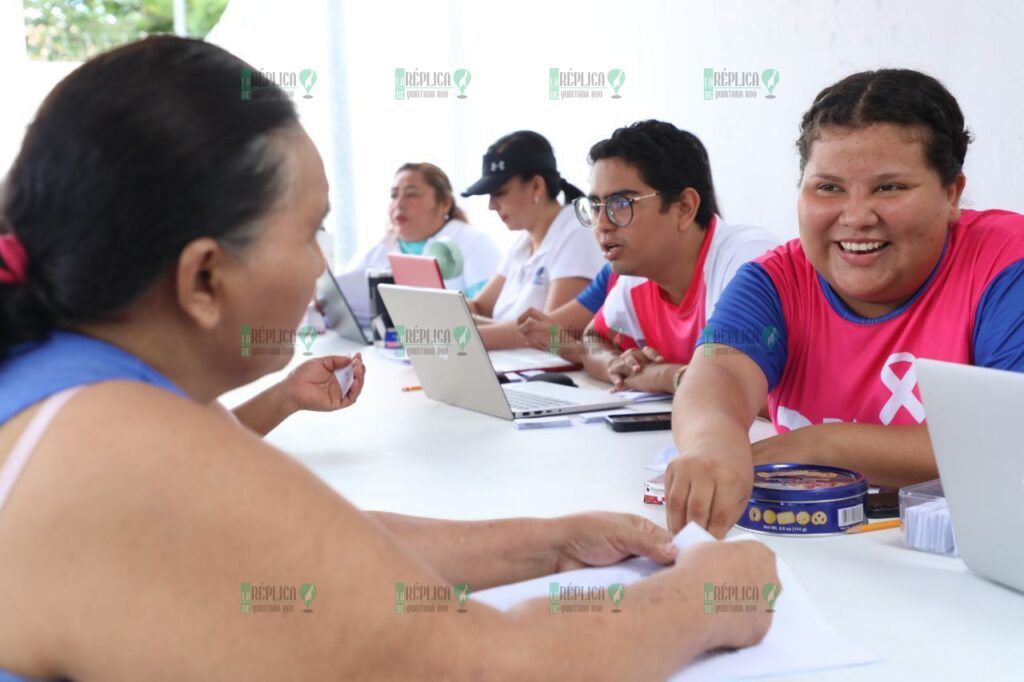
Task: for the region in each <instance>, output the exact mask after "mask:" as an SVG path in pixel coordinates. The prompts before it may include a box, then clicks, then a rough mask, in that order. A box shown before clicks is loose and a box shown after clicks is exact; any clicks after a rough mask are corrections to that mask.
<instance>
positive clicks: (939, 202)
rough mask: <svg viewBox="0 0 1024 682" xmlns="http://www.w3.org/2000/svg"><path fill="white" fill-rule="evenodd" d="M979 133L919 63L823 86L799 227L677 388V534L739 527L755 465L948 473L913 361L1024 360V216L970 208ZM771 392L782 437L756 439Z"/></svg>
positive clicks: (737, 282)
mask: <svg viewBox="0 0 1024 682" xmlns="http://www.w3.org/2000/svg"><path fill="white" fill-rule="evenodd" d="M970 140H971V136H970V133H969V132H968V130H967V129H966V127H965V124H964V116H963V114H962V112H961V110H960V106H959V104H958V103H957V101H956V99H955V98H954V97H953V95H952V94H950V92H949V91H948V90H947V89H946V88H945V87H944V86H943V85H942V84H941V83H940V82H939V81H937V80H936V79H934V78H932V77H931V76H928V75H926V74H923V73H919V72H917V71H911V70H905V69H885V70H879V71H868V72H863V73H857V74H854V75H851V76H848V77H847V78H844V79H842V80H841V81H839V82H837V83H835V84H834V85H831V86H829V87H827V88H825V89H824V90H822V91H821V92H820V93H819V94H818V96H817V97H816V98H815V100H814V103H813V105H812V106H811V108H810V110H808V111H807V113H806V114H804V117H803V121H802V124H801V133H800V138H799V141H798V143H797V147H798V149H799V152H800V170H801V179H800V185H799V195H798V197H799V198H798V202H797V207H798V217H799V224H800V238H799V239H797V240H793V241H791V242H789V243H788V244H785V245H783V246H781V247H779V248H777V249H775V250H774V251H771V252H769V253H768V254H765V255H764V256H762V257H761V258H758V259H756V260H755V262H752V263H749V264H747V265H745V266H744V267H743V268H742V269H741V270H740V271H739V273H738V274H737V275H736V277H735V279H734V280H733V281H732V282H731V283H730V284H729V286H728V287H727V289H726V290H725V292H724V294H723V295H722V298H721V300H720V301H719V303H718V305H717V307H716V308H715V311H714V314H713V315H712V316H711V318H710V320H709V321H708V325H707V328H706V329H705V330H704V332H703V334H702V337H701V342H702V346H701V347H702V348H703V352H701V353H698V354H697V355H696V360H695V361H694V362H693V363H692V364H691V366H690V368H689V370H688V371H687V373H686V376H685V377H684V380H683V382H682V383H681V385H680V388H679V390H678V392H677V393H676V396H675V404H674V407H673V410H674V418H673V431H674V437H675V441H676V445H677V447H678V450H679V456H678V457H677V458H676V459H675V460H673V461H672V462H671V463H670V465H669V468H668V471H667V473H666V493H667V496H666V497H667V500H666V502H667V504H666V512H667V515H668V522H669V523H668V525H669V529H670V530H678V529H679V528H681V527H682V525H683V524H685V523H686V522H687V521H696V522H698V523H700V524H702V525H704V526H706V527H707V528H708V529H709V530H710V531H711V532H712V533H714V534H716V535H719V536H721V535H724V534H725V532H726V531H727V530H728V529H729V528H730V527H731V526H732V524H733V523H734V522H735V521H736V520H737V519H738V518H739V517H740V515H741V514H742V513H743V511H744V509H745V506H746V504H747V501H748V499H749V496H750V492H751V489H752V478H753V474H752V472H753V466H752V465H755V464H763V463H771V462H802V463H816V464H825V465H835V466H841V467H846V468H850V469H855V470H858V471H861V472H863V473H864V474H865V475H866V476H867V477H868V479H869V480H870V481H871V482H873V483H875V484H878V485H891V486H902V485H907V484H910V483H914V482H918V481H923V480H928V479H931V478H935V477H936V476H937V475H938V471H937V468H936V465H935V458H934V454H933V452H932V448H931V444H930V441H929V438H928V431H927V427H926V410H925V405H924V404H923V402H922V399H921V393H920V390H919V389H918V386H917V375H916V371H915V362H916V360H917V359H918V358H930V359H937V360H945V361H948V362H958V363H963V364H971V365H978V366H984V367H991V368H999V369H1006V370H1012V371H1024V216H1022V215H1019V214H1017V213H1012V212H1009V211H1001V210H980V211H979V210H968V209H964V208H961V206H960V200H961V196H962V194H963V191H964V186H965V184H966V182H967V180H966V177H965V175H964V172H963V163H964V158H965V156H966V153H967V146H968V144H969V143H970ZM766 396H767V398H768V407H769V412H770V414H771V418H772V420H773V422H774V424H775V427H776V430H777V432H778V435H776V436H774V437H772V438H769V439H767V440H765V441H761V442H758V443H756V444H754V445H753V446H752V445H751V444H750V443H749V441H748V439H747V428H748V427H749V426H750V423H751V422H752V420H753V419H754V416H755V415H756V414H757V412H758V409H759V408H760V406H761V405H762V404H763V402H764V400H765V397H766Z"/></svg>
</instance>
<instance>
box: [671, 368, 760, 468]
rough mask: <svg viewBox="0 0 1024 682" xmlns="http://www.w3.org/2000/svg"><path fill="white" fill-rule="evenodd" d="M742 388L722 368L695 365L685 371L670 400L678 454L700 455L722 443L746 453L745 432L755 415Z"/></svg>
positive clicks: (747, 440)
mask: <svg viewBox="0 0 1024 682" xmlns="http://www.w3.org/2000/svg"><path fill="white" fill-rule="evenodd" d="M744 393H745V392H744V390H743V387H742V386H741V385H740V384H739V382H738V381H737V380H736V378H735V376H733V373H732V372H731V371H730V370H729V369H726V368H724V367H720V366H718V365H715V364H712V363H707V362H697V363H694V364H692V365H690V367H689V368H688V369H687V370H686V374H685V375H684V377H683V381H682V383H681V384H680V386H679V389H678V390H677V391H676V394H675V398H674V399H673V401H672V425H673V428H672V434H673V436H674V438H675V443H676V448H677V449H678V450H679V452H680V454H685V453H686V452H691V451H692V452H701V451H704V450H705V449H707V448H709V447H710V449H712V450H714V449H717V448H716V444H720V443H722V442H723V441H729V442H733V445H734V446H735V447H732V448H729V450H731V451H736V450H737V449H739V450H743V449H747V450H749V443H750V441H749V437H748V433H749V430H750V425H751V424H752V423H753V421H754V417H755V416H756V414H757V409H756V408H751V406H750V404H749V401H748V400H746V399H745V396H744Z"/></svg>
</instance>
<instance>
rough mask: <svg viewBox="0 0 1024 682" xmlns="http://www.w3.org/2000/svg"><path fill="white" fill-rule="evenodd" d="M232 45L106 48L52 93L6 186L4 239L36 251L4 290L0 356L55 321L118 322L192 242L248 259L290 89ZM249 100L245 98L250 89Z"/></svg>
mask: <svg viewBox="0 0 1024 682" xmlns="http://www.w3.org/2000/svg"><path fill="white" fill-rule="evenodd" d="M253 73H255V71H254V70H253V69H252V68H251V67H250V66H249V65H248V64H246V63H245V62H243V61H242V60H240V59H238V58H237V57H235V56H234V55H232V54H230V53H228V52H226V51H225V50H223V49H221V48H219V47H216V46H214V45H210V44H208V43H204V42H202V41H200V40H191V39H185V38H176V37H173V36H157V37H151V38H147V39H145V40H142V41H139V42H136V43H132V44H130V45H125V46H123V47H120V48H117V49H115V50H112V51H110V52H106V53H104V54H101V55H99V56H97V57H95V58H93V59H91V60H89V61H87V62H86V63H85V64H83V65H82V66H80V67H79V68H77V69H75V71H74V72H72V73H71V74H70V75H68V76H67V77H66V78H64V80H62V81H61V82H60V83H59V84H58V85H57V86H56V87H55V88H54V89H53V91H52V92H50V94H49V95H48V96H47V97H46V99H45V101H44V102H43V104H42V106H41V107H40V109H39V111H38V113H37V114H36V117H35V120H34V121H33V122H32V124H31V125H30V126H29V128H28V132H27V133H26V135H25V139H24V142H23V143H22V147H21V152H20V153H19V155H18V158H17V160H16V161H15V162H14V166H13V167H12V169H11V171H10V173H9V175H8V176H7V179H6V187H5V189H4V192H3V194H4V196H3V201H2V203H0V222H2V223H3V226H2V227H0V231H3V232H6V231H11V232H13V233H14V234H15V235H16V236H17V237H18V239H19V240H20V241H21V243H22V245H23V246H24V249H25V251H26V252H27V254H28V270H27V275H26V277H27V280H26V281H25V282H24V283H21V284H17V285H10V284H7V285H5V284H0V358H2V357H3V356H5V355H6V354H7V351H8V350H9V349H10V347H11V346H12V345H13V344H16V343H19V342H22V341H29V340H38V339H43V338H45V337H46V336H47V335H48V333H49V331H50V330H51V329H53V328H54V327H61V326H64V325H70V324H75V323H83V322H89V321H96V320H102V319H113V318H116V317H117V316H118V315H119V314H121V313H123V312H124V311H125V310H126V309H127V308H128V307H129V306H130V305H131V303H132V302H133V301H135V300H136V299H137V298H138V297H139V296H140V295H141V294H143V293H144V292H145V291H146V290H147V289H148V288H150V287H151V286H152V285H153V284H154V283H155V282H156V280H157V279H158V278H159V277H160V275H161V274H162V273H164V272H165V271H166V269H167V267H168V266H169V265H170V264H172V263H173V262H174V261H175V260H176V259H177V257H178V255H179V254H180V253H181V250H182V249H183V248H184V247H185V245H187V244H188V243H189V242H190V241H192V240H195V239H197V238H200V237H212V238H214V239H216V240H218V241H219V242H221V243H222V244H224V245H225V247H226V248H230V249H232V250H235V251H238V250H240V249H242V248H243V247H244V246H246V245H247V244H248V243H249V242H250V241H251V240H252V239H253V238H254V237H255V236H256V235H257V234H258V232H259V229H260V224H259V222H258V218H259V217H260V216H262V215H263V214H264V213H265V212H266V211H267V210H268V209H269V208H270V207H271V206H272V204H273V203H274V202H275V200H276V199H277V198H278V196H279V195H280V192H281V190H282V182H281V179H280V178H279V174H278V166H279V164H280V160H281V158H282V157H281V153H280V151H279V150H278V149H277V147H276V145H274V144H272V142H273V140H272V138H271V134H272V133H274V132H275V131H279V130H281V129H284V128H286V127H288V126H291V125H293V124H295V123H296V122H297V119H296V115H295V108H294V106H293V105H292V103H291V101H290V99H289V98H288V96H287V95H286V93H284V92H283V91H282V90H281V89H280V88H278V87H277V86H275V85H273V84H271V83H269V82H268V81H267V80H266V79H263V80H262V81H261V82H260V83H259V86H260V87H258V88H255V89H254V88H251V87H250V88H249V90H248V93H247V92H246V88H245V87H244V86H245V84H246V81H247V78H248V79H249V83H250V85H251V83H252V75H253ZM247 94H248V95H249V97H246V95H247Z"/></svg>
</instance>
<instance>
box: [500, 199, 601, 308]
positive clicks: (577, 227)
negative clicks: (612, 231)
mask: <svg viewBox="0 0 1024 682" xmlns="http://www.w3.org/2000/svg"><path fill="white" fill-rule="evenodd" d="M530 249H531V246H530V235H529V234H526V233H525V232H524V233H523V234H521V235H520V236H519V237H518V238H517V239H516V241H515V243H514V244H513V245H512V248H511V249H510V250H509V252H508V254H506V255H505V258H504V259H503V260H502V261H501V265H499V266H498V274H499V275H502V276H503V277H504V278H505V285H504V286H503V287H502V288H501V293H500V294H498V300H497V301H495V303H494V312H493V314H492V315H491V317H492V318H493V319H494V320H495V321H496V322H505V321H507V320H514V319H515V318H516V317H517V316H518V315H519V314H520V313H522V312H523V311H524V310H526V309H527V308H530V307H533V308H537V309H538V310H543V309H544V304H545V303H547V299H548V291H549V290H550V289H551V282H552V281H554V280H556V279H564V278H566V277H585V278H586V279H594V277H595V276H596V275H597V273H598V271H599V270H600V269H601V268H602V267H603V266H604V256H602V255H601V249H600V247H599V246H598V245H597V240H596V239H594V233H593V231H592V230H591V229H590V228H587V227H584V226H583V224H582V223H580V221H579V219H578V218H577V217H576V211H575V209H574V208H573V207H572V206H571V205H569V206H566V207H565V208H563V209H562V210H561V211H559V212H558V215H557V216H555V220H554V221H553V222H552V223H551V226H550V227H548V233H547V234H546V235H544V240H543V241H542V242H541V243H540V247H539V248H538V249H537V250H536V251H534V252H533V253H531V252H530Z"/></svg>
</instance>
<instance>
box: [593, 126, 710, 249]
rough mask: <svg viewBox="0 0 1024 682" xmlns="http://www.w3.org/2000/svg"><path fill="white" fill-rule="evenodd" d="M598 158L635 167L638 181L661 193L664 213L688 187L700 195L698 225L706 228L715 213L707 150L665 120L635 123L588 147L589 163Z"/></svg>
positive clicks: (694, 136)
mask: <svg viewBox="0 0 1024 682" xmlns="http://www.w3.org/2000/svg"><path fill="white" fill-rule="evenodd" d="M601 159H622V160H623V161H625V162H626V163H628V164H630V165H632V166H636V168H637V170H638V171H639V172H640V179H641V180H643V181H644V183H646V184H648V185H650V186H651V187H652V188H654V189H655V190H656V191H657V192H658V193H660V194H661V210H662V211H663V212H664V211H666V210H668V207H669V205H670V204H671V203H672V202H673V201H675V200H676V199H677V198H678V197H679V193H680V192H682V191H683V190H684V189H686V188H687V187H690V188H693V190H694V191H696V192H697V194H698V195H699V196H700V206H699V207H698V208H697V217H696V220H697V224H698V225H700V226H701V227H702V228H704V229H707V227H708V226H709V225H710V224H711V219H712V218H713V217H714V215H715V214H716V213H718V199H716V198H715V185H714V182H713V181H712V180H711V162H710V161H708V150H707V149H705V148H704V145H703V144H702V143H701V141H700V139H699V138H698V137H697V136H696V135H694V134H693V133H690V132H687V131H685V130H680V129H679V128H676V127H675V126H674V125H672V124H671V123H666V122H665V121H654V120H649V121H637V122H636V123H634V124H632V125H629V126H626V127H625V128H619V129H618V130H616V131H615V132H613V133H612V136H611V137H610V138H608V139H607V140H601V141H600V142H598V143H597V144H595V145H594V146H593V147H591V148H590V154H589V160H590V163H591V164H594V163H596V162H597V161H600V160H601Z"/></svg>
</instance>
